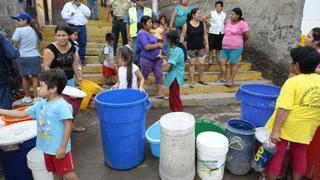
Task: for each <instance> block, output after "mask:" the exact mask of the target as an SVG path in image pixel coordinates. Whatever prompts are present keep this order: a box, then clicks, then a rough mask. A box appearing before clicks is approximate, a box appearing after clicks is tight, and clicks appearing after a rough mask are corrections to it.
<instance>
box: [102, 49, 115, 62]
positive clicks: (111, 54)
mask: <svg viewBox="0 0 320 180" xmlns="http://www.w3.org/2000/svg"><path fill="white" fill-rule="evenodd" d="M103 51H104V54H105V55H108V57H109V59H105V60H104V61H103V65H104V66H105V67H111V66H110V64H109V62H108V60H109V61H111V62H112V64H114V50H113V47H112V46H110V45H108V44H106V46H105V47H104V50H103Z"/></svg>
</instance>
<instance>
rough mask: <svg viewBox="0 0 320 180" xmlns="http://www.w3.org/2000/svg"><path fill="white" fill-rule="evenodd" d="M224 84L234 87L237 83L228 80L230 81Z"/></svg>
mask: <svg viewBox="0 0 320 180" xmlns="http://www.w3.org/2000/svg"><path fill="white" fill-rule="evenodd" d="M224 85H225V86H227V87H232V86H234V85H235V84H234V83H233V82H232V81H228V82H226V83H225V84H224Z"/></svg>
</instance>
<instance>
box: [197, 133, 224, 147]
mask: <svg viewBox="0 0 320 180" xmlns="http://www.w3.org/2000/svg"><path fill="white" fill-rule="evenodd" d="M197 142H198V143H200V144H201V145H202V146H205V147H208V148H210V149H220V148H224V147H228V146H229V140H228V138H227V137H226V136H224V135H222V134H220V133H217V132H212V131H206V132H203V133H200V134H199V135H198V136H197Z"/></svg>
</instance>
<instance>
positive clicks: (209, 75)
mask: <svg viewBox="0 0 320 180" xmlns="http://www.w3.org/2000/svg"><path fill="white" fill-rule="evenodd" d="M164 77H165V75H164ZM219 77H220V73H219V72H204V78H203V80H204V81H207V82H214V81H217V80H218V79H219ZM83 78H84V79H88V80H90V81H93V82H96V83H98V84H105V78H104V77H103V76H102V74H101V73H99V74H84V75H83ZM197 78H198V76H197V74H195V82H197ZM185 79H186V82H189V73H188V72H186V73H185ZM261 79H262V77H261V73H260V72H258V71H239V72H238V74H237V76H236V79H235V80H236V81H247V80H261ZM154 81H155V78H154V76H153V74H150V75H149V77H148V79H147V80H146V84H153V83H154Z"/></svg>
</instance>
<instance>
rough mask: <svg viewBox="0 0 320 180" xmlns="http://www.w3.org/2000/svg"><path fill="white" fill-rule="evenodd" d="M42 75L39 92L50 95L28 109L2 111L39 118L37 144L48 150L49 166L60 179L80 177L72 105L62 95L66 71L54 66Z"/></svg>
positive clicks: (3, 111)
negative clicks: (74, 152)
mask: <svg viewBox="0 0 320 180" xmlns="http://www.w3.org/2000/svg"><path fill="white" fill-rule="evenodd" d="M39 79H40V87H39V88H38V89H37V90H38V93H39V95H40V96H42V97H46V98H47V99H43V100H40V101H37V102H36V103H35V104H34V105H33V106H31V107H29V108H28V109H27V110H25V111H15V110H4V109H0V115H5V116H12V117H25V116H31V117H32V118H34V119H36V120H37V125H38V127H37V143H36V144H37V145H36V147H37V149H39V150H41V151H43V152H44V159H45V164H46V167H47V170H48V171H49V172H53V173H54V174H55V176H57V178H58V179H63V178H64V179H68V180H78V179H79V178H78V176H77V174H76V173H75V172H74V171H73V169H74V166H73V161H72V156H71V143H70V134H71V130H72V106H71V105H70V104H69V103H67V102H66V101H65V100H64V99H63V98H62V97H61V93H62V91H63V89H64V87H65V86H66V84H67V78H66V75H65V73H64V72H63V70H61V69H51V70H48V71H45V72H42V73H41V74H40V77H39Z"/></svg>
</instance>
